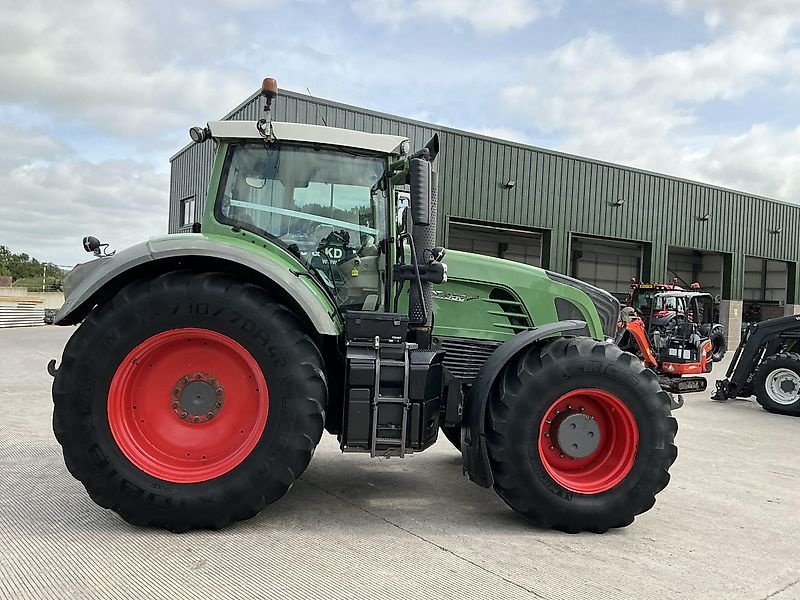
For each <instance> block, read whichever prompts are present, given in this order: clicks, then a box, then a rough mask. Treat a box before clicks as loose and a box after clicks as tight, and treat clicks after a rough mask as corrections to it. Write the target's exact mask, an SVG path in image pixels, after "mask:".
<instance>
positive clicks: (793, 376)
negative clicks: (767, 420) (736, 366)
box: [753, 352, 800, 417]
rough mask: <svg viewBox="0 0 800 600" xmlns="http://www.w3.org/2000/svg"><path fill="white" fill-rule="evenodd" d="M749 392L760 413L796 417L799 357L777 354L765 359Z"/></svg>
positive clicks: (799, 402) (799, 394)
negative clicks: (753, 396)
mask: <svg viewBox="0 0 800 600" xmlns="http://www.w3.org/2000/svg"><path fill="white" fill-rule="evenodd" d="M753 392H754V393H755V395H756V401H757V402H758V403H759V404H760V405H761V406H762V407H763V408H764V410H766V411H769V412H771V413H776V414H779V415H790V416H794V417H798V416H800V354H796V353H794V352H781V353H780V354H775V355H774V356H769V357H767V358H765V359H764V361H763V362H762V363H761V364H760V365H759V367H758V370H757V371H756V375H755V381H754V382H753Z"/></svg>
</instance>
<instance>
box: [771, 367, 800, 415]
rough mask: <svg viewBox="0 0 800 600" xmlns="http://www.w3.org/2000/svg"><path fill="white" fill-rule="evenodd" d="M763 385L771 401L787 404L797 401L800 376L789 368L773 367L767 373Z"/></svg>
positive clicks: (799, 389) (799, 391) (799, 390)
mask: <svg viewBox="0 0 800 600" xmlns="http://www.w3.org/2000/svg"><path fill="white" fill-rule="evenodd" d="M764 387H765V388H766V390H767V394H768V395H769V397H770V399H771V400H772V401H773V402H777V403H778V404H783V405H784V406H788V405H790V404H794V403H795V402H797V397H798V393H800V376H798V374H797V373H795V372H794V371H792V370H791V369H784V368H781V369H775V370H774V371H772V372H771V373H770V374H769V375H767V378H766V380H765V381H764Z"/></svg>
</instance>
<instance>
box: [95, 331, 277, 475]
mask: <svg viewBox="0 0 800 600" xmlns="http://www.w3.org/2000/svg"><path fill="white" fill-rule="evenodd" d="M268 412H269V391H268V388H267V382H266V380H265V378H264V375H263V373H262V371H261V369H260V368H259V366H258V363H256V361H255V359H254V358H253V357H252V356H251V355H250V353H249V352H248V351H247V350H246V349H245V348H244V347H242V345H241V344H239V343H238V342H236V341H235V340H233V339H231V338H229V337H228V336H226V335H223V334H220V333H217V332H215V331H210V330H207V329H199V328H194V327H186V328H180V329H173V330H169V331H164V332H162V333H158V334H156V335H153V336H151V337H150V338H148V339H146V340H145V341H144V342H142V343H141V344H139V345H138V346H136V347H135V348H134V349H133V350H132V351H131V352H130V353H129V354H128V355H127V356H126V357H125V359H124V360H123V361H122V362H121V363H120V365H119V367H118V368H117V370H116V372H115V374H114V377H113V379H112V381H111V386H110V388H109V393H108V422H109V426H110V429H111V433H112V435H113V436H114V440H115V441H116V442H117V445H118V446H119V448H120V450H121V451H122V453H123V454H125V456H126V457H127V458H128V460H130V461H131V462H132V463H133V464H134V465H136V466H137V467H138V468H139V469H141V470H142V471H144V472H145V473H147V474H149V475H152V476H153V477H156V478H158V479H162V480H164V481H170V482H173V483H198V482H202V481H208V480H209V479H213V478H215V477H219V476H220V475H224V474H225V473H227V472H229V471H230V470H232V469H233V468H235V467H236V466H237V465H239V464H240V463H241V462H242V461H243V460H244V459H245V458H246V457H247V456H248V455H249V454H250V452H251V451H252V450H253V448H254V447H255V446H256V444H257V443H258V440H259V439H260V437H261V435H262V433H263V432H264V427H265V426H266V423H267V416H268Z"/></svg>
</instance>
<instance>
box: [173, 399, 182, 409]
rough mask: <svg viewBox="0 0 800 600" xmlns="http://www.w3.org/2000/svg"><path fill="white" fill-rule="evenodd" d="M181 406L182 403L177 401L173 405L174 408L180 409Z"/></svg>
mask: <svg viewBox="0 0 800 600" xmlns="http://www.w3.org/2000/svg"><path fill="white" fill-rule="evenodd" d="M180 405H181V404H180V402H178V401H177V400H175V402H173V403H172V408H178V407H179V406H180Z"/></svg>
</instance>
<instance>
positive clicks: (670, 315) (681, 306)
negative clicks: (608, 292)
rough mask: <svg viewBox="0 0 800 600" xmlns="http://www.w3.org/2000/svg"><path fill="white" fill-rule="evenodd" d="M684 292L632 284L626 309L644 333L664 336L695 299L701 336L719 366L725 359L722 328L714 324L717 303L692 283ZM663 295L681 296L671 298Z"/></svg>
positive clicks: (674, 285)
mask: <svg viewBox="0 0 800 600" xmlns="http://www.w3.org/2000/svg"><path fill="white" fill-rule="evenodd" d="M689 287H690V288H691V289H690V290H687V289H685V288H683V287H681V286H679V285H678V284H677V279H676V280H675V283H637V282H636V281H635V280H634V281H632V282H631V291H630V292H629V293H628V298H627V299H626V302H625V305H626V306H630V307H632V308H633V309H635V311H636V313H637V314H638V315H639V316H640V317H641V319H642V321H643V323H644V326H645V328H646V329H649V330H652V331H658V332H660V334H661V335H662V336H663V335H664V334H665V333H666V332H667V330H668V329H669V328H670V327H672V326H673V324H675V323H679V322H680V321H681V320H683V319H682V317H683V315H685V314H686V312H687V308H688V306H687V305H688V304H690V303H691V302H692V299H693V298H694V297H697V300H698V302H699V305H698V307H697V318H698V319H699V320H697V321H695V323H697V325H698V331H699V333H700V335H702V336H704V337H707V338H708V339H709V340H710V341H711V360H712V361H714V362H719V361H721V360H722V359H723V358H724V357H725V352H726V350H727V342H726V336H725V328H724V327H723V326H722V325H721V324H720V323H717V322H715V321H716V320H717V319H718V318H719V316H718V315H719V310H718V308H717V305H716V300H715V299H714V298H713V297H712V296H711V294H708V293H706V292H702V291H701V288H700V284H699V283H697V282H695V283H692V284H691V286H689ZM666 292H683V294H677V295H671V294H666Z"/></svg>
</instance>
